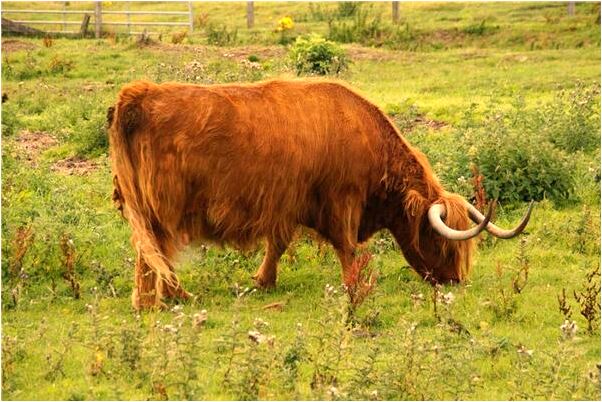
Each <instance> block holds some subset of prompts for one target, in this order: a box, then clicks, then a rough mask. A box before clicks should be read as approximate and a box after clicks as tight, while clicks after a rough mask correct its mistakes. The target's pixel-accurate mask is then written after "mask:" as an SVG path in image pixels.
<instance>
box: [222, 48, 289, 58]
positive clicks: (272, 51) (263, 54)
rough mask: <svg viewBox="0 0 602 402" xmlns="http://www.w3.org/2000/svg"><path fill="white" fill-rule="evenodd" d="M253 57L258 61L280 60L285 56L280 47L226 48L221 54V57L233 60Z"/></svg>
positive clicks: (283, 50)
mask: <svg viewBox="0 0 602 402" xmlns="http://www.w3.org/2000/svg"><path fill="white" fill-rule="evenodd" d="M251 55H255V56H257V57H258V58H259V59H260V60H263V59H273V58H280V57H284V56H285V55H286V49H285V48H283V47H282V46H244V47H237V48H231V49H230V48H226V49H224V51H223V52H222V56H223V57H228V58H233V59H247V58H248V57H249V56H251Z"/></svg>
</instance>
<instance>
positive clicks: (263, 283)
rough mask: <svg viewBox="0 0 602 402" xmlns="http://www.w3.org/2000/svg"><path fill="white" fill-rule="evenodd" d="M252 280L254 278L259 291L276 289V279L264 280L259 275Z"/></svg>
mask: <svg viewBox="0 0 602 402" xmlns="http://www.w3.org/2000/svg"><path fill="white" fill-rule="evenodd" d="M251 278H253V280H254V281H255V286H256V287H257V288H259V289H272V288H275V287H276V278H264V277H262V276H260V275H257V274H255V275H253V276H252V277H251Z"/></svg>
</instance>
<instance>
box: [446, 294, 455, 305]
mask: <svg viewBox="0 0 602 402" xmlns="http://www.w3.org/2000/svg"><path fill="white" fill-rule="evenodd" d="M454 299H455V296H454V294H453V293H452V292H448V293H446V294H444V295H443V303H444V304H447V305H450V304H452V303H453V302H454Z"/></svg>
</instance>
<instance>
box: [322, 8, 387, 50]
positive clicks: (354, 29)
mask: <svg viewBox="0 0 602 402" xmlns="http://www.w3.org/2000/svg"><path fill="white" fill-rule="evenodd" d="M391 33H392V29H391V28H390V27H388V26H383V24H382V22H381V19H380V16H376V17H372V18H368V12H366V11H362V10H358V11H357V12H356V13H354V18H353V21H351V22H346V21H342V22H337V21H333V20H331V21H329V23H328V39H330V40H333V41H336V42H341V43H351V42H357V43H362V44H365V45H370V46H381V45H382V44H383V42H384V41H385V39H386V38H387V37H389V36H391Z"/></svg>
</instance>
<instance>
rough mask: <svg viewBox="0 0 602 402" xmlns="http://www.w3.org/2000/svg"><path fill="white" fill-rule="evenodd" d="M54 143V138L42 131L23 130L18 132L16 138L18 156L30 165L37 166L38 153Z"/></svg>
mask: <svg viewBox="0 0 602 402" xmlns="http://www.w3.org/2000/svg"><path fill="white" fill-rule="evenodd" d="M56 144H57V140H56V138H54V137H53V136H52V135H50V134H48V133H46V132H44V131H28V130H24V131H21V132H20V133H19V135H18V136H17V140H16V146H17V149H18V151H19V154H20V156H22V157H23V159H25V160H26V161H27V162H28V163H29V164H30V165H31V166H37V164H38V157H39V156H40V154H41V153H42V152H44V151H45V150H47V149H48V148H51V147H53V146H55V145H56ZM20 159H21V158H20Z"/></svg>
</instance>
